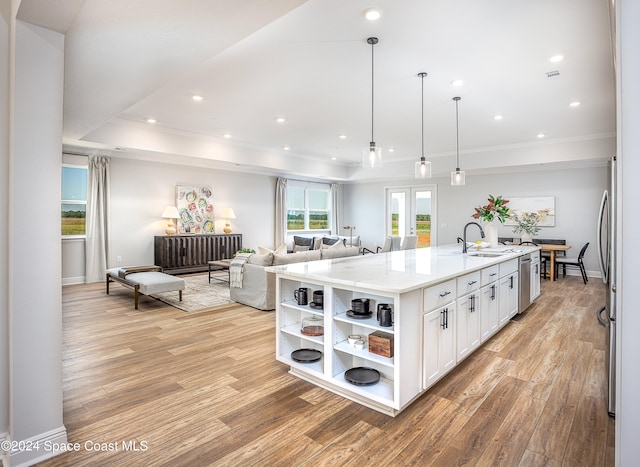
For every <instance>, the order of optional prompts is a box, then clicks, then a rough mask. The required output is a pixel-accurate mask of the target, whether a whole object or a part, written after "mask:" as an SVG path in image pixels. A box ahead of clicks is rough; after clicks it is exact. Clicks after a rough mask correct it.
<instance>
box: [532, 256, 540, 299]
mask: <svg viewBox="0 0 640 467" xmlns="http://www.w3.org/2000/svg"><path fill="white" fill-rule="evenodd" d="M539 295H540V263H533V264H531V297H530V299H531V302H532V303H533V301H534V300H535V299H536V298H538V296H539Z"/></svg>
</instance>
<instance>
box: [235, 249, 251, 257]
mask: <svg viewBox="0 0 640 467" xmlns="http://www.w3.org/2000/svg"><path fill="white" fill-rule="evenodd" d="M255 252H256V250H253V249H251V248H240V249H239V250H238V251H236V252H235V253H234V254H233V256H235V255H237V254H238V253H255Z"/></svg>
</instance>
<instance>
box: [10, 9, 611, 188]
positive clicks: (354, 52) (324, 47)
mask: <svg viewBox="0 0 640 467" xmlns="http://www.w3.org/2000/svg"><path fill="white" fill-rule="evenodd" d="M43 3H46V2H42V0H39V1H38V0H23V2H22V6H21V11H20V14H19V18H21V19H24V20H26V21H30V22H34V23H36V24H41V25H44V26H47V27H51V28H53V29H56V30H62V31H66V41H65V54H66V65H65V76H66V79H65V81H66V83H65V96H64V139H63V141H64V143H65V147H66V148H67V149H68V150H70V151H76V152H78V151H81V152H82V151H84V152H87V151H88V150H90V149H91V148H93V150H94V152H103V153H104V152H110V153H111V154H112V155H115V156H119V157H135V158H143V159H148V160H162V161H167V162H180V163H190V164H194V165H202V166H207V165H210V166H216V165H217V166H221V167H227V168H232V169H234V170H258V171H265V172H271V173H297V174H300V175H302V176H315V177H319V178H331V179H337V180H356V179H363V178H367V177H369V178H370V177H385V176H387V177H392V176H396V177H402V176H409V177H411V176H412V173H413V163H414V162H415V161H416V160H417V159H418V158H419V157H420V152H421V133H420V131H421V128H420V126H421V125H420V119H421V110H420V106H421V88H420V86H421V83H420V78H418V77H417V73H419V72H422V71H424V72H427V73H428V76H427V77H426V78H425V80H424V107H425V127H424V131H425V150H426V155H427V158H428V159H431V160H433V161H434V172H435V174H436V175H443V174H446V173H447V172H448V171H450V170H452V169H453V167H454V165H455V150H456V138H455V136H456V135H455V123H456V122H455V104H454V102H453V101H452V98H453V97H454V96H461V97H462V100H461V101H460V104H459V106H460V107H459V110H460V151H461V156H460V158H461V166H462V168H463V169H465V168H468V169H471V170H477V171H479V170H481V169H485V170H490V171H498V170H510V169H511V168H514V167H517V166H520V167H532V166H534V165H535V164H539V163H546V164H573V163H580V164H593V163H596V162H597V161H600V160H604V159H605V158H606V157H607V156H609V155H611V153H612V151H613V150H614V149H615V88H614V71H613V60H612V47H611V38H610V36H611V33H610V30H609V24H610V22H609V11H608V7H607V0H563V1H558V0H536V1H528V2H523V1H514V0H485V1H478V0H377V1H376V2H375V3H371V2H370V1H369V0H349V1H345V0H307V1H305V0H270V1H269V2H265V1H261V0H181V1H177V0H136V1H133V0H84V1H73V2H53V1H51V2H49V5H51V4H55V11H56V12H57V13H56V15H55V17H54V16H53V15H51V14H47V12H46V9H44V8H43ZM372 6H374V7H377V8H379V9H380V10H381V11H382V17H381V18H380V19H379V20H378V21H376V22H370V21H367V20H366V19H364V17H363V14H362V13H363V11H364V10H365V9H367V8H369V7H372ZM64 8H66V9H67V11H66V12H65V13H64V14H62V13H60V10H61V9H62V10H64ZM56 17H59V18H60V20H59V24H52V22H55V21H56ZM71 19H73V20H72V21H71ZM69 24H70V25H69ZM370 36H375V37H378V38H379V43H378V44H377V45H376V46H375V48H374V54H375V88H374V89H375V109H374V115H375V128H374V136H375V138H374V139H375V141H376V142H377V143H378V145H380V146H382V148H384V149H385V152H384V157H385V168H383V169H382V170H379V171H378V172H377V173H376V172H373V173H374V175H369V174H365V173H364V172H363V171H362V170H361V169H359V167H358V165H359V163H360V160H361V156H362V148H363V147H365V146H367V145H368V143H369V141H370V139H371V46H370V45H368V44H367V43H366V39H367V37H370ZM556 54H562V55H564V60H563V61H561V62H559V63H555V64H554V63H550V62H549V60H548V59H549V57H551V56H553V55H556ZM554 70H557V71H558V72H559V76H557V77H553V78H548V77H547V74H546V73H547V72H549V71H554ZM454 79H462V80H464V85H463V86H460V87H454V86H452V85H451V81H452V80H454ZM193 94H200V95H202V96H204V100H203V101H202V102H194V101H193V100H192V99H191V96H192V95H193ZM572 101H580V103H581V105H580V106H579V107H576V108H572V107H570V106H569V103H570V102H572ZM497 114H500V115H503V119H502V120H501V121H496V120H494V118H493V117H494V115H497ZM279 116H283V117H285V118H286V119H287V121H286V122H285V123H284V124H278V123H276V122H275V119H276V117H279ZM151 117H152V118H154V119H156V120H157V123H155V124H153V125H151V124H149V123H147V122H146V119H147V118H151ZM225 133H229V134H230V135H231V138H229V139H225V138H224V137H223V135H224V134H225ZM538 133H544V134H545V138H543V139H539V138H537V136H536V135H537V134H538ZM340 134H343V135H346V139H340V138H339V137H338V136H339V135H340ZM284 146H289V147H290V148H291V149H290V150H289V151H285V150H284V149H283V147H284ZM115 148H119V149H117V150H116V149H115ZM390 148H393V149H394V150H395V151H394V152H388V151H387V150H388V149H390ZM98 150H99V151H98ZM332 158H335V160H332ZM369 173H372V172H369Z"/></svg>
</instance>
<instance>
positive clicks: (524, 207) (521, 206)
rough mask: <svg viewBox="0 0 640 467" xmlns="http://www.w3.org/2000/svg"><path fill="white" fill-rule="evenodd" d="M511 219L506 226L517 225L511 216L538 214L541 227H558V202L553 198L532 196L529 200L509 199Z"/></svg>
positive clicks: (506, 222)
mask: <svg viewBox="0 0 640 467" xmlns="http://www.w3.org/2000/svg"><path fill="white" fill-rule="evenodd" d="M508 199H509V204H508V205H507V206H509V216H510V217H509V218H508V219H507V220H506V221H505V222H504V225H516V223H515V221H514V220H513V218H512V217H511V216H513V215H515V214H527V213H536V214H538V215H539V216H540V222H539V223H538V225H539V226H541V227H553V226H555V225H556V200H555V198H554V197H553V196H531V197H527V198H508Z"/></svg>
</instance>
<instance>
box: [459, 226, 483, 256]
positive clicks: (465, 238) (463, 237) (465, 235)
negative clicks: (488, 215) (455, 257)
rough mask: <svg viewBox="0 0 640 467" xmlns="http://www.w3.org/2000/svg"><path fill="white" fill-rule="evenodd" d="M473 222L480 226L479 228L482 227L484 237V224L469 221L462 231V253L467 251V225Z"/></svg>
mask: <svg viewBox="0 0 640 467" xmlns="http://www.w3.org/2000/svg"><path fill="white" fill-rule="evenodd" d="M472 224H473V225H477V226H478V228H479V229H480V237H481V238H484V230H482V226H481V225H480V224H478V223H477V222H469V223H468V224H467V225H465V226H464V231H463V232H462V253H463V254H464V253H466V252H467V227H469V226H470V225H472Z"/></svg>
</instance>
